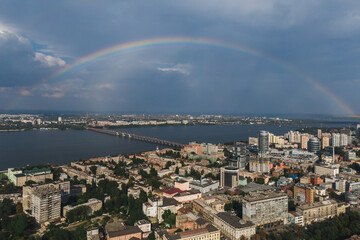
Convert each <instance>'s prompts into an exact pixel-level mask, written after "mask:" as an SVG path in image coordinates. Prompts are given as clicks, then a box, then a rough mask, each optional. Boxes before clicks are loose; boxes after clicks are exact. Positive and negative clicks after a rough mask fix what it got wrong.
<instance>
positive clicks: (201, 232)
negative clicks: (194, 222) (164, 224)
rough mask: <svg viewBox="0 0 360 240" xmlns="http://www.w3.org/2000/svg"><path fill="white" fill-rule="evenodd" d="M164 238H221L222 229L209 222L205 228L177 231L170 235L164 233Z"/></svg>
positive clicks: (180, 239)
mask: <svg viewBox="0 0 360 240" xmlns="http://www.w3.org/2000/svg"><path fill="white" fill-rule="evenodd" d="M162 239H163V240H220V231H219V229H217V228H216V227H214V226H213V225H211V224H209V225H207V226H206V227H204V228H199V229H194V230H190V231H185V232H180V233H176V234H175V235H172V236H170V235H169V234H164V235H163V237H162Z"/></svg>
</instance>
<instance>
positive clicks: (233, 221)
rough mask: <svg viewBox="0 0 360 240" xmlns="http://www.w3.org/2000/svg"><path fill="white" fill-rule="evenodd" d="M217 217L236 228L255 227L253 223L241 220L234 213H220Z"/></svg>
mask: <svg viewBox="0 0 360 240" xmlns="http://www.w3.org/2000/svg"><path fill="white" fill-rule="evenodd" d="M217 216H218V218H220V219H221V220H223V221H224V222H226V223H228V224H229V225H230V226H232V227H234V228H246V227H251V226H255V225H254V224H253V223H252V222H250V221H245V220H242V219H241V218H239V217H238V216H236V215H235V214H234V213H231V212H220V213H218V214H217Z"/></svg>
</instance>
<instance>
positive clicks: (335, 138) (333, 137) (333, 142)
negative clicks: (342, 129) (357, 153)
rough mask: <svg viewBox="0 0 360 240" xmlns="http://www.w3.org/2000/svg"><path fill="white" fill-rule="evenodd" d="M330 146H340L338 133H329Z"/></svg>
mask: <svg viewBox="0 0 360 240" xmlns="http://www.w3.org/2000/svg"><path fill="white" fill-rule="evenodd" d="M331 146H333V147H340V133H332V134H331Z"/></svg>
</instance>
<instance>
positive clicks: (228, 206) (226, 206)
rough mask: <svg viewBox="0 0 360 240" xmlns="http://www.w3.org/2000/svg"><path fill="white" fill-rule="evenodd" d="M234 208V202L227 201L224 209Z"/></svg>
mask: <svg viewBox="0 0 360 240" xmlns="http://www.w3.org/2000/svg"><path fill="white" fill-rule="evenodd" d="M232 209H233V205H232V203H226V204H225V206H224V210H225V211H227V212H229V211H231V210H232Z"/></svg>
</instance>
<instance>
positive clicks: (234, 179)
mask: <svg viewBox="0 0 360 240" xmlns="http://www.w3.org/2000/svg"><path fill="white" fill-rule="evenodd" d="M238 185H239V168H236V167H222V168H221V169H220V186H221V187H223V188H225V187H227V188H234V187H237V186H238Z"/></svg>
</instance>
